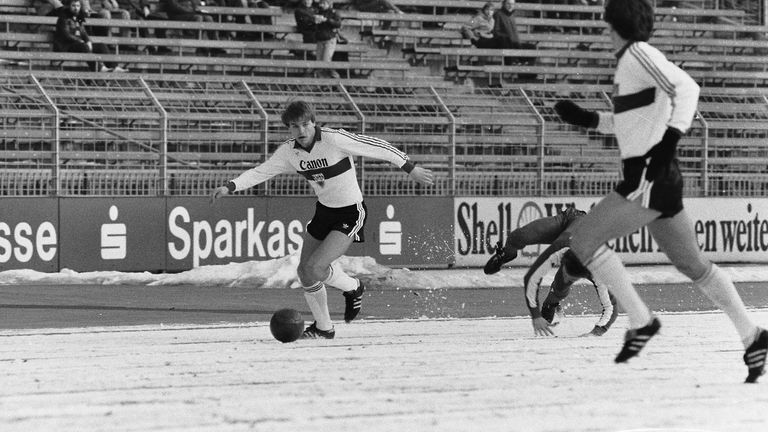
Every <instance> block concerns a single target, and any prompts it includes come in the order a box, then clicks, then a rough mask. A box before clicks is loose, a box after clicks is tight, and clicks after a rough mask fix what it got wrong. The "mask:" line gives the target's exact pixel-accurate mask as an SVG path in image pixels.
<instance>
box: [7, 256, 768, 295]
mask: <svg viewBox="0 0 768 432" xmlns="http://www.w3.org/2000/svg"><path fill="white" fill-rule="evenodd" d="M298 262H299V258H298V255H296V254H294V255H289V256H286V257H284V258H278V259H274V260H269V261H250V262H245V263H230V264H225V265H211V266H203V267H198V268H195V269H192V270H188V271H185V272H181V273H169V274H164V273H163V274H153V273H149V272H117V271H94V272H76V271H73V270H67V269H65V270H62V271H60V272H56V273H43V272H38V271H34V270H6V271H1V272H0V285H2V284H59V285H60V284H99V285H151V286H163V285H205V286H247V287H253V288H287V287H290V288H298V287H299V284H298V281H297V279H296V266H297V265H298ZM340 263H341V265H342V267H343V268H344V270H345V271H346V272H347V273H349V274H351V275H353V276H360V277H362V278H363V279H365V280H366V281H367V282H370V284H369V285H371V286H375V287H377V288H407V289H434V288H466V287H520V286H522V283H523V276H524V275H525V272H526V270H527V268H524V267H512V268H505V269H504V270H502V271H501V272H499V273H497V274H495V275H491V276H488V275H485V274H483V272H482V270H479V269H450V270H449V269H442V270H421V271H411V270H409V269H392V268H389V267H385V266H382V265H380V264H377V263H376V261H375V260H374V259H373V258H370V257H347V256H342V257H341V258H340ZM723 268H724V269H725V270H726V272H728V273H729V274H730V276H731V278H732V279H733V280H734V282H757V281H768V266H766V265H740V266H730V267H729V266H723ZM628 269H629V271H630V274H631V275H632V279H633V281H634V282H635V283H640V284H642V283H659V284H660V283H681V282H689V280H688V279H686V278H685V277H684V276H683V275H682V274H680V273H679V272H678V271H677V270H675V268H674V267H672V266H669V265H666V266H665V265H657V266H640V267H628ZM553 276H554V272H550V273H549V275H548V277H545V278H544V280H543V283H544V284H545V285H549V284H550V283H551V280H552V277H553Z"/></svg>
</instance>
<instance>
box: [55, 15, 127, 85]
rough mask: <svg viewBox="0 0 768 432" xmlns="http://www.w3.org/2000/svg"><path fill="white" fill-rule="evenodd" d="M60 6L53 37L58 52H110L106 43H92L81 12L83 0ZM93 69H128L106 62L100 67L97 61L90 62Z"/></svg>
mask: <svg viewBox="0 0 768 432" xmlns="http://www.w3.org/2000/svg"><path fill="white" fill-rule="evenodd" d="M65 1H68V2H69V3H65V4H64V6H63V7H62V8H60V9H59V10H60V14H59V19H58V20H57V21H56V33H55V34H54V38H53V50H54V51H57V52H80V53H96V54H109V49H107V47H106V46H105V45H104V44H100V43H92V42H91V40H90V38H89V37H88V33H87V32H86V31H85V25H84V24H85V18H84V16H83V14H81V10H82V9H81V8H82V5H81V3H80V2H81V0H65ZM88 66H89V67H90V68H91V70H94V71H95V70H98V71H101V72H109V71H114V72H125V71H126V70H125V69H123V68H121V67H120V66H117V65H115V64H114V63H106V64H103V65H101V67H99V64H98V63H97V62H88Z"/></svg>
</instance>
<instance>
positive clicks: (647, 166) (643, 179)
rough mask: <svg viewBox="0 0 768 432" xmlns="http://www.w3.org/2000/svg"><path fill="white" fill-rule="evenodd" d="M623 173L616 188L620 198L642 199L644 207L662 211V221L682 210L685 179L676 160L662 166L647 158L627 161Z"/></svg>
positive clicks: (640, 157) (642, 157)
mask: <svg viewBox="0 0 768 432" xmlns="http://www.w3.org/2000/svg"><path fill="white" fill-rule="evenodd" d="M646 161H648V162H646ZM622 172H623V174H624V180H622V181H621V182H620V183H619V184H618V185H616V188H615V190H616V192H618V193H619V195H621V196H623V197H624V198H627V199H629V200H641V203H642V204H643V207H647V208H650V209H654V210H657V211H659V212H661V216H660V218H670V217H673V216H674V215H676V214H678V213H680V211H681V210H683V176H682V175H681V174H680V167H678V164H677V158H673V159H672V160H670V161H667V162H662V163H659V162H658V161H653V159H652V157H651V158H649V157H647V156H639V157H633V158H628V159H624V160H623V161H622Z"/></svg>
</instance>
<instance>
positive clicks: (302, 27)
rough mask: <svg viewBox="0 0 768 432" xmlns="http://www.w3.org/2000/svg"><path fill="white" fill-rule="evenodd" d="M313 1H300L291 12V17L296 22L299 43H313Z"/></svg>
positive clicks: (314, 22) (314, 20)
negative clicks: (299, 38)
mask: <svg viewBox="0 0 768 432" xmlns="http://www.w3.org/2000/svg"><path fill="white" fill-rule="evenodd" d="M312 2H313V0H302V1H301V4H299V5H298V6H297V7H296V9H294V11H293V17H294V19H295V20H296V30H297V31H298V32H299V33H301V41H302V42H304V43H315V26H316V24H317V23H316V18H315V9H314V8H313V7H312Z"/></svg>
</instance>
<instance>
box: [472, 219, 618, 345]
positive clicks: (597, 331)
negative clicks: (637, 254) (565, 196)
mask: <svg viewBox="0 0 768 432" xmlns="http://www.w3.org/2000/svg"><path fill="white" fill-rule="evenodd" d="M585 214H586V213H585V212H583V211H581V210H577V209H575V208H573V207H568V208H566V209H565V210H564V211H563V212H560V213H558V214H556V215H554V216H550V217H546V218H541V219H536V220H534V221H532V222H530V223H528V224H526V225H523V226H521V227H519V228H517V229H516V230H514V231H512V232H510V233H509V235H507V240H506V242H505V244H504V245H503V246H502V244H501V242H499V244H497V245H496V252H495V253H494V254H493V255H492V256H491V258H490V259H489V260H488V262H487V263H486V264H485V267H484V268H483V271H484V272H485V274H494V273H496V272H498V271H499V270H500V269H501V266H502V265H504V264H506V263H508V262H510V261H512V260H513V259H515V258H517V251H518V250H520V249H523V248H524V247H526V246H528V245H532V244H550V245H549V247H547V248H546V249H545V250H544V251H543V252H542V253H540V254H539V256H538V257H537V258H536V261H535V262H534V263H533V265H532V266H531V268H530V269H529V270H528V272H527V273H526V274H525V278H524V279H523V290H524V294H525V302H526V306H528V311H529V313H530V314H531V320H532V324H533V331H534V333H536V335H537V336H550V335H554V332H553V331H552V329H551V328H550V326H553V325H556V324H557V322H558V321H557V319H558V316H559V315H560V313H561V306H560V302H561V301H563V300H564V299H565V298H566V297H567V296H568V294H569V293H570V292H571V285H573V283H574V282H576V281H577V280H579V279H582V278H584V279H588V280H589V281H590V282H592V284H593V285H594V286H595V290H596V291H597V296H598V298H599V299H600V304H601V305H602V307H603V310H602V313H601V314H600V318H599V319H598V320H597V323H595V326H594V328H593V329H592V331H590V332H589V333H588V334H590V335H594V336H602V335H603V334H605V332H607V331H608V329H609V328H610V327H611V324H613V322H614V321H615V320H616V316H617V315H618V312H619V309H618V308H617V307H616V299H615V298H614V297H613V296H612V295H611V294H610V293H609V292H608V290H607V289H606V288H605V287H604V286H601V285H598V284H596V283H595V282H594V281H593V280H592V275H591V274H589V271H588V270H587V269H585V268H584V266H582V265H581V263H580V262H579V261H578V260H577V259H576V256H575V255H573V252H571V251H570V250H569V249H568V246H569V242H570V232H569V231H568V227H569V226H571V224H573V222H574V221H576V220H577V219H578V218H580V217H581V216H584V215H585ZM553 264H554V265H558V264H559V268H558V269H557V272H556V273H555V277H554V279H553V280H552V286H551V287H550V290H549V293H548V294H547V297H546V299H544V303H543V304H542V305H541V308H539V288H540V286H541V280H542V278H543V277H544V275H545V274H546V272H547V270H548V269H549V268H551V267H552V265H553Z"/></svg>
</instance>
